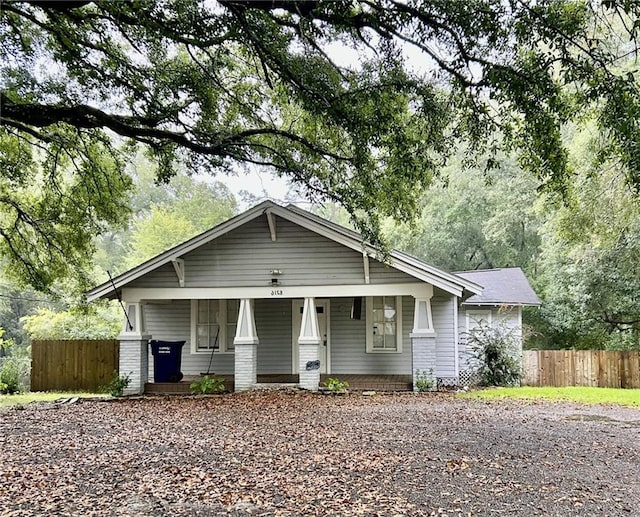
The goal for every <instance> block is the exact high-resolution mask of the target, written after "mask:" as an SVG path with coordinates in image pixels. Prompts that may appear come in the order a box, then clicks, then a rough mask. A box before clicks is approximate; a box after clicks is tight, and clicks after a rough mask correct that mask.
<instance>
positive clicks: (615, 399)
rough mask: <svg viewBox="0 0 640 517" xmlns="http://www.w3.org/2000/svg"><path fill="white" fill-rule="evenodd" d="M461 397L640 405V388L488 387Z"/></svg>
mask: <svg viewBox="0 0 640 517" xmlns="http://www.w3.org/2000/svg"><path fill="white" fill-rule="evenodd" d="M460 397H462V398H472V399H473V398H478V399H485V400H501V399H527V400H551V401H563V402H577V403H580V404H616V405H619V406H628V407H640V390H630V389H616V388H591V387H584V386H575V387H573V386H572V387H544V388H535V387H531V386H522V387H520V388H489V389H485V390H477V391H472V392H469V393H463V394H460Z"/></svg>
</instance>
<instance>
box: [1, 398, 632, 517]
mask: <svg viewBox="0 0 640 517" xmlns="http://www.w3.org/2000/svg"><path fill="white" fill-rule="evenodd" d="M0 418H1V422H0V431H1V432H0V514H2V515H4V516H6V515H11V516H13V515H154V516H156V515H242V516H244V515H252V516H253V515H296V516H297V515H367V516H373V515H381V516H382V515H384V516H387V515H388V516H393V515H430V514H433V515H562V516H565V515H638V514H639V512H640V411H638V410H632V409H621V408H613V407H602V406H597V407H589V406H576V405H569V404H547V403H545V404H533V403H521V402H518V403H516V402H492V403H486V402H479V401H465V400H459V399H456V398H454V397H453V396H452V395H426V396H421V395H411V394H406V395H377V396H369V397H367V396H362V395H349V396H342V397H333V396H321V395H309V394H300V393H292V392H268V393H253V394H235V395H225V396H217V397H209V398H153V399H137V400H124V401H115V402H99V401H91V402H82V403H79V404H75V405H61V404H37V405H29V406H27V407H26V408H25V409H23V410H16V409H13V410H9V411H5V412H3V413H1V414H0Z"/></svg>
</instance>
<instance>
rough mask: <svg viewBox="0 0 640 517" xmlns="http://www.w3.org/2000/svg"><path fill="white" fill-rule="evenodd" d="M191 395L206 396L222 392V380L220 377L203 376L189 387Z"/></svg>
mask: <svg viewBox="0 0 640 517" xmlns="http://www.w3.org/2000/svg"><path fill="white" fill-rule="evenodd" d="M189 389H190V390H191V393H200V394H201V395H207V394H210V393H220V392H221V391H224V379H223V378H222V377H209V376H208V375H205V376H204V377H202V379H200V380H199V381H196V382H192V383H191V385H190V386H189Z"/></svg>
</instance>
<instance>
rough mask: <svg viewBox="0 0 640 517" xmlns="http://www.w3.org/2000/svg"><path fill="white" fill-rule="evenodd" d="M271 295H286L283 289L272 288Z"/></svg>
mask: <svg viewBox="0 0 640 517" xmlns="http://www.w3.org/2000/svg"><path fill="white" fill-rule="evenodd" d="M271 296H284V291H283V290H282V289H272V290H271Z"/></svg>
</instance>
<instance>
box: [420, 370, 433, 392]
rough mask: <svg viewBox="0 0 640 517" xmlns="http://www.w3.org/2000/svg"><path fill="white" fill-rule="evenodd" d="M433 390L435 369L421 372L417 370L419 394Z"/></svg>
mask: <svg viewBox="0 0 640 517" xmlns="http://www.w3.org/2000/svg"><path fill="white" fill-rule="evenodd" d="M431 388H433V368H430V369H429V371H428V372H427V371H426V370H423V371H420V370H416V389H417V390H418V391H419V392H421V393H422V392H425V391H430V390H431Z"/></svg>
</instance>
